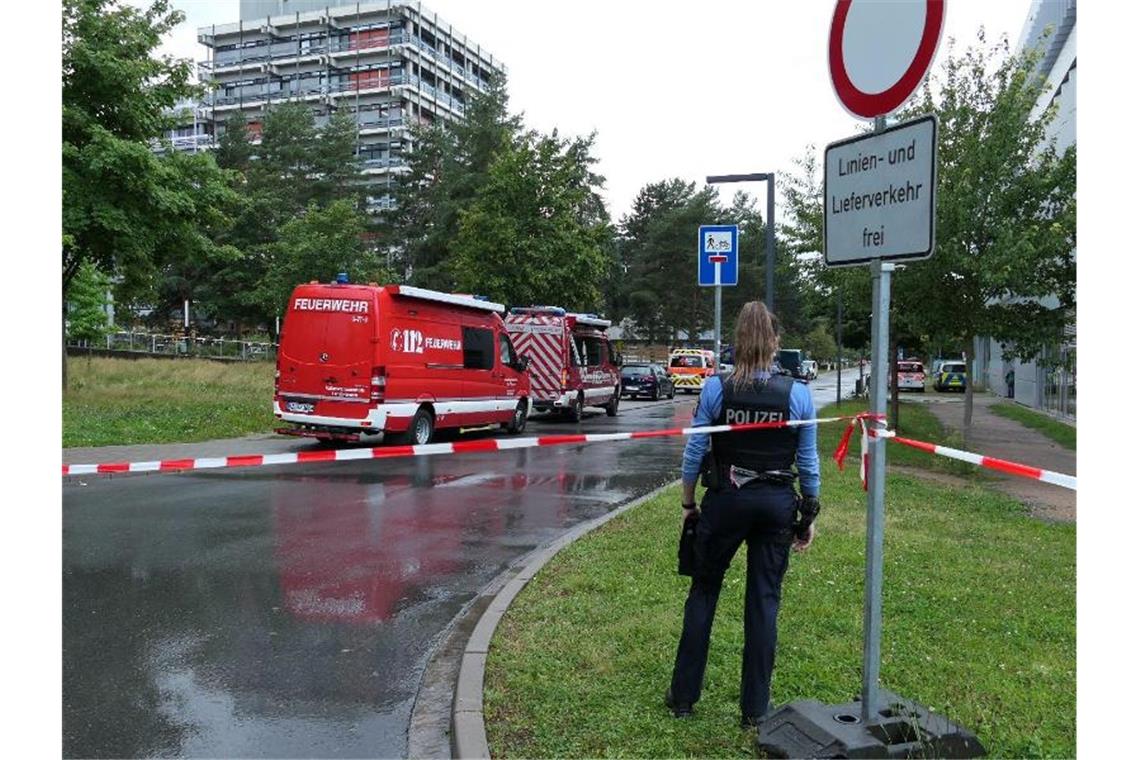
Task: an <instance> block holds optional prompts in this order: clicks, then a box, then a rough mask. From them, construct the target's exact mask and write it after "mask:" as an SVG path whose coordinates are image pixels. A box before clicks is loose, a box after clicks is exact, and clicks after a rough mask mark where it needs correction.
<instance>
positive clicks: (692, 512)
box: [681, 507, 697, 525]
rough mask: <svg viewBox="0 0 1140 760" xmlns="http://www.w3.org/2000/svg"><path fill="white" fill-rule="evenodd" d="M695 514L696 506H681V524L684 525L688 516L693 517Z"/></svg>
mask: <svg viewBox="0 0 1140 760" xmlns="http://www.w3.org/2000/svg"><path fill="white" fill-rule="evenodd" d="M696 514H697V508H696V507H693V508H692V509H685V508H684V507H681V524H682V525H684V524H685V522H686V521H688V520H689V518H691V517H695V516H696Z"/></svg>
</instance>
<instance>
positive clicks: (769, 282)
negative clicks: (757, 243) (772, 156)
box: [764, 172, 776, 311]
mask: <svg viewBox="0 0 1140 760" xmlns="http://www.w3.org/2000/svg"><path fill="white" fill-rule="evenodd" d="M767 221H768V224H767V225H766V226H765V230H764V231H765V233H766V234H765V237H766V238H767V241H766V243H767V245H766V246H765V247H766V248H767V249H768V257H767V258H768V261H767V269H768V272H767V278H766V280H765V282H764V302H765V303H764V305H765V306H767V307H768V311H774V310H775V304H776V173H775V172H771V173H770V174H769V175H768V220H767Z"/></svg>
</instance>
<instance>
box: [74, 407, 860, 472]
mask: <svg viewBox="0 0 1140 760" xmlns="http://www.w3.org/2000/svg"><path fill="white" fill-rule="evenodd" d="M846 419H851V418H850V417H821V418H817V419H814V420H790V421H787V422H752V423H747V424H741V425H710V426H704V427H684V428H667V429H665V430H640V431H637V432H632V433H578V434H574V435H543V436H536V437H529V438H483V439H479V440H474V441H457V442H455V443H428V444H424V445H421V446H376V447H374V448H367V449H321V450H316V451H296V452H290V453H287V454H245V455H238V456H228V457H201V458H198V459H161V460H156V461H152V462H104V463H102V464H71V465H67V464H65V465H63V474H64V475H94V474H97V473H115V472H179V471H182V470H213V469H218V468H223V467H263V466H266V465H275V464H306V463H311V462H345V461H350V460H358V459H393V458H399V457H418V456H431V455H433V454H470V453H475V452H483V451H507V450H510V449H529V448H534V447H537V446H572V445H575V444H582V443H602V442H604V441H629V440H638V439H643V438H666V437H669V436H682V435H693V434H694V433H727V432H730V431H739V430H762V429H765V428H781V427H803V426H805V425H816V424H820V423H826V422H839V421H841V420H846Z"/></svg>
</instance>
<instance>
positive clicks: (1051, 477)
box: [872, 433, 1077, 491]
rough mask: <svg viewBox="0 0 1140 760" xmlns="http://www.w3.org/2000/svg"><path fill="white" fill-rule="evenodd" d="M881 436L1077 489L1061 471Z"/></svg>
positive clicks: (980, 465) (1009, 472) (1075, 477)
mask: <svg viewBox="0 0 1140 760" xmlns="http://www.w3.org/2000/svg"><path fill="white" fill-rule="evenodd" d="M872 435H874V433H872ZM883 437H884V438H887V437H889V438H892V439H893V440H894V441H895V442H896V443H901V444H902V445H903V446H910V447H911V448H912V449H918V450H919V451H925V452H927V453H928V454H937V455H938V456H943V457H949V458H950V459H957V460H958V461H960V462H969V463H970V464H974V465H978V466H979V467H985V468H986V469H989V470H997V471H998V472H1004V473H1006V474H1008V475H1020V476H1021V477H1023V478H1030V479H1031V480H1040V481H1043V482H1045V483H1052V484H1053V485H1055V486H1061V487H1062V488H1068V489H1071V490H1073V491H1075V490H1077V476H1076V475H1066V474H1065V473H1063V472H1053V471H1052V470H1042V469H1041V468H1039V467H1030V466H1029V465H1025V464H1020V463H1018V462H1010V461H1008V460H1006V459H997V458H996V457H987V456H983V455H981V454H975V453H973V452H972V451H962V450H961V449H952V448H950V447H949V446H939V445H937V444H934V443H926V442H925V441H916V440H913V439H911V438H903V437H902V436H898V435H894V434H891V435H889V436H883Z"/></svg>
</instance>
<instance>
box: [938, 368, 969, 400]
mask: <svg viewBox="0 0 1140 760" xmlns="http://www.w3.org/2000/svg"><path fill="white" fill-rule="evenodd" d="M934 390H936V391H938V392H939V393H942V392H943V391H961V392H963V393H965V392H966V363H965V362H944V363H943V364H942V366H941V367H940V368H939V370H938V372H937V373H936V374H935V375H934Z"/></svg>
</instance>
